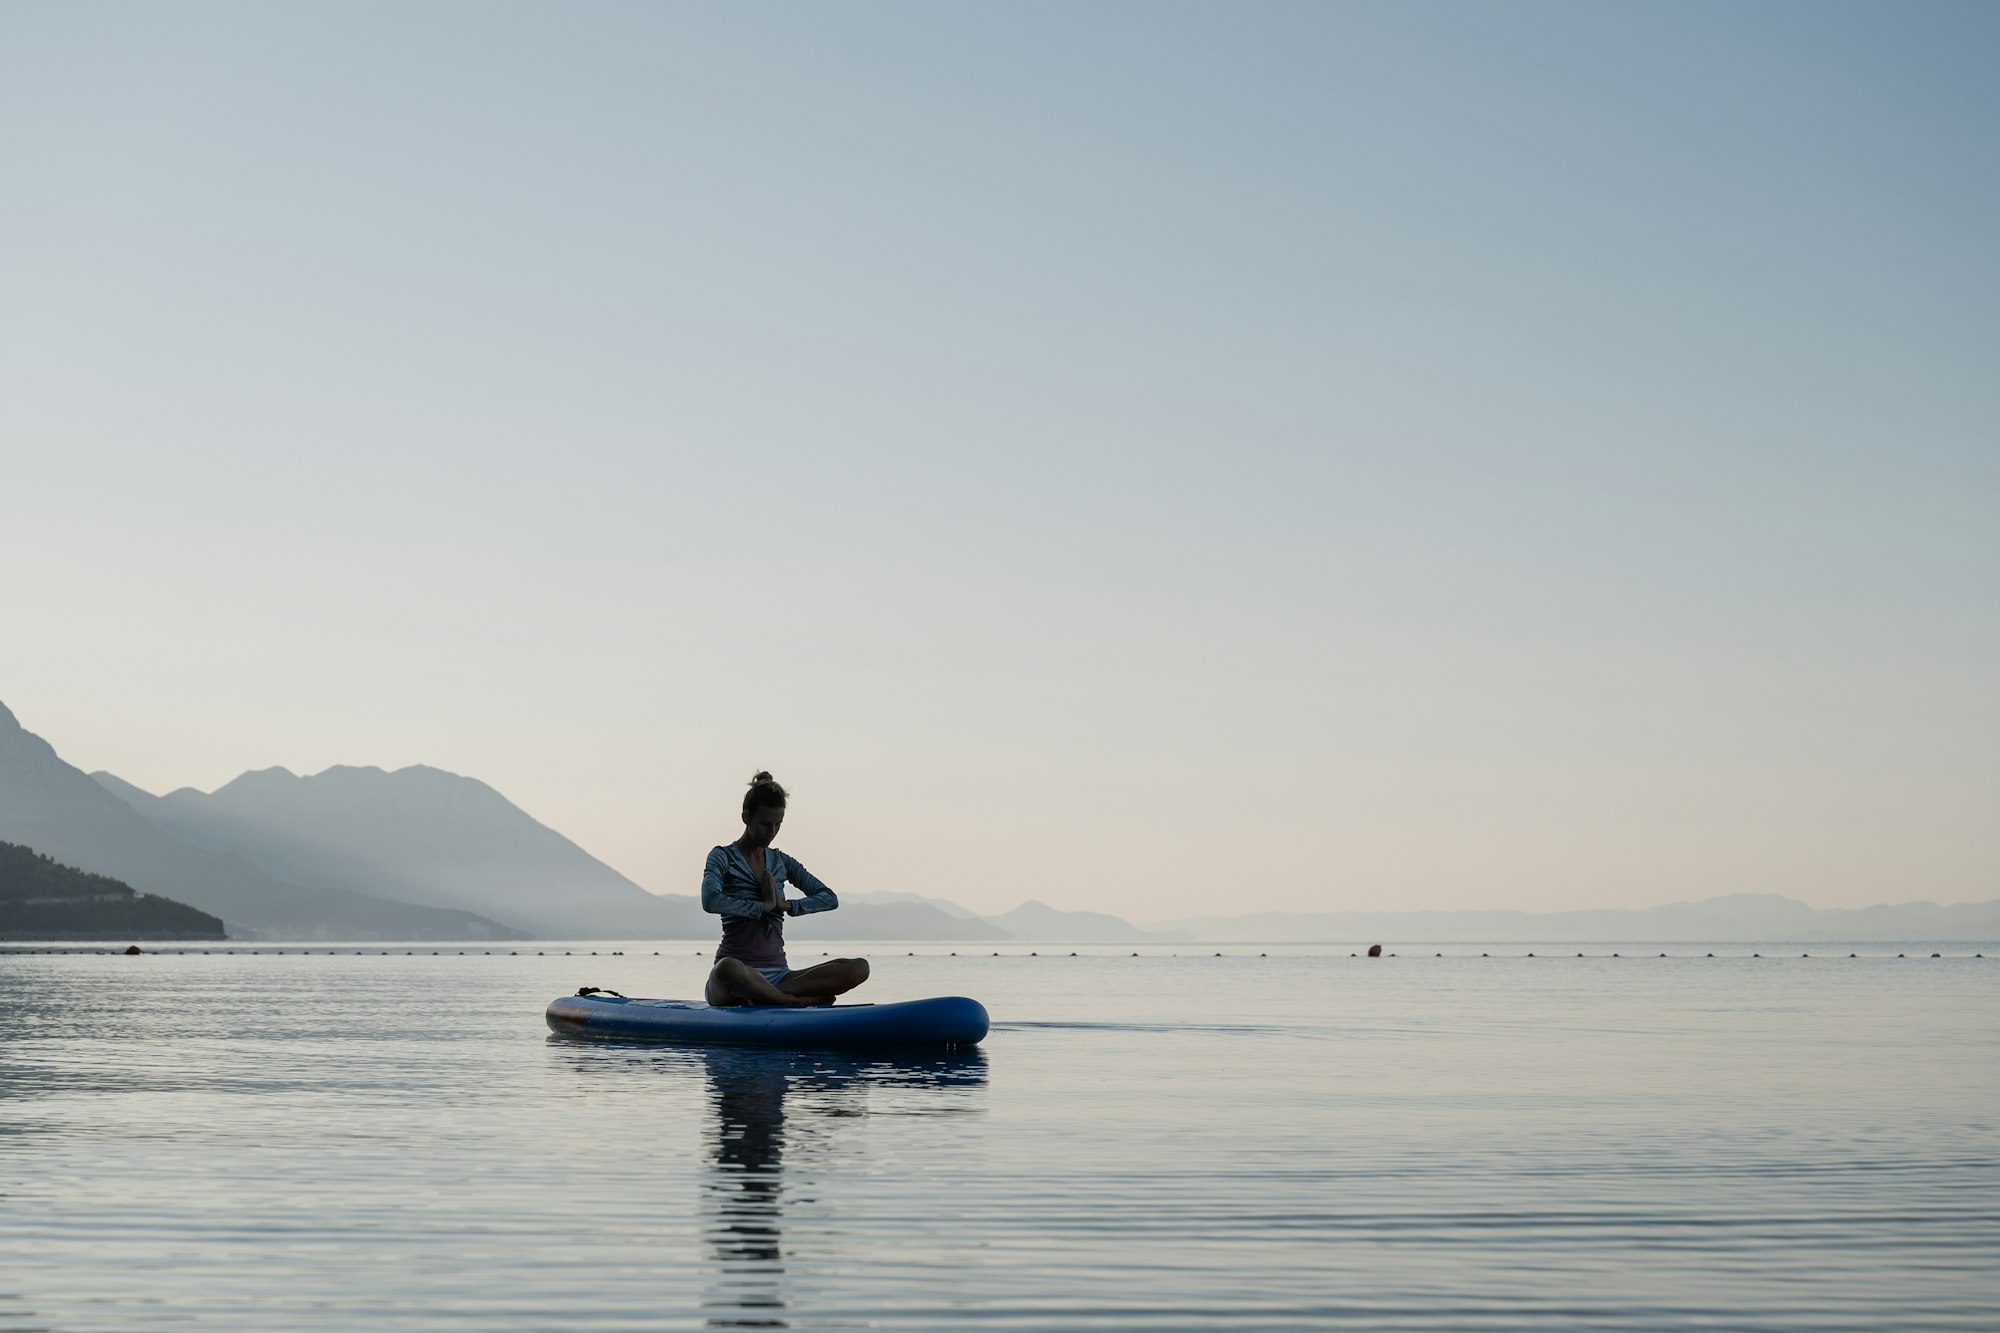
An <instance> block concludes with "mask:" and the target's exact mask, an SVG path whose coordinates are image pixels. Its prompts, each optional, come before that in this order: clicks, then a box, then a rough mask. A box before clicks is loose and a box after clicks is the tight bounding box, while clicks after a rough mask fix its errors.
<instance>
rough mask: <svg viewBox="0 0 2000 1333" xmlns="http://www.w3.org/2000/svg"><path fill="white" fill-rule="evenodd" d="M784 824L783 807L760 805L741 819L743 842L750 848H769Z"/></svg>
mask: <svg viewBox="0 0 2000 1333" xmlns="http://www.w3.org/2000/svg"><path fill="white" fill-rule="evenodd" d="M784 823H785V810H784V807H783V806H769V805H760V806H758V807H757V808H756V809H755V810H752V811H751V812H750V813H749V814H748V815H746V816H745V817H744V819H743V842H744V844H745V845H746V846H750V847H769V846H770V845H771V839H773V838H775V837H777V836H778V830H779V829H780V828H782V827H783V826H784Z"/></svg>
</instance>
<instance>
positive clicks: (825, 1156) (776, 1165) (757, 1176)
mask: <svg viewBox="0 0 2000 1333" xmlns="http://www.w3.org/2000/svg"><path fill="white" fill-rule="evenodd" d="M671 1055H672V1057H673V1063H672V1064H671V1065H670V1066H669V1067H670V1068H672V1069H675V1070H681V1069H685V1068H686V1067H687V1066H686V1065H685V1064H684V1063H682V1062H683V1061H684V1060H685V1059H686V1055H685V1053H683V1052H678V1051H676V1052H672V1053H671ZM700 1059H701V1067H702V1070H703V1072H704V1073H705V1074H706V1075H707V1083H708V1103H709V1110H710V1112H711V1114H710V1116H709V1120H708V1124H707V1126H706V1127H705V1132H704V1135H703V1137H704V1139H705V1140H706V1145H705V1146H706V1149H707V1151H706V1156H707V1158H708V1163H709V1167H708V1172H707V1175H706V1176H705V1178H704V1179H703V1181H702V1186H701V1189H702V1199H703V1203H704V1205H705V1207H704V1212H705V1213H706V1214H707V1221H706V1223H705V1225H704V1228H703V1229H704V1231H705V1232H706V1233H707V1237H708V1244H709V1252H710V1255H711V1257H712V1259H713V1261H714V1272H715V1275H716V1276H715V1280H714V1282H713V1284H712V1285H711V1286H710V1288H709V1291H708V1294H707V1296H706V1297H705V1298H704V1299H703V1301H702V1306H703V1308H704V1309H705V1310H707V1311H708V1325H709V1327H711V1328H784V1327H787V1326H788V1325H787V1321H786V1319H785V1315H786V1312H787V1307H788V1306H790V1305H793V1304H796V1302H797V1299H798V1297H797V1294H796V1293H795V1292H794V1291H793V1290H792V1289H791V1287H790V1285H789V1283H788V1281H787V1276H786V1270H785V1253H786V1245H785V1231H786V1226H787V1223H786V1217H785V1205H786V1201H787V1196H788V1195H789V1196H790V1198H791V1199H792V1200H794V1201H797V1202H799V1203H801V1204H805V1205H808V1207H807V1208H806V1210H805V1211H806V1216H805V1217H804V1218H794V1219H792V1224H791V1225H792V1228H793V1230H794V1231H797V1230H798V1229H799V1228H800V1227H804V1228H805V1229H806V1235H805V1238H804V1243H803V1245H802V1246H801V1245H800V1244H799V1243H798V1242H797V1241H796V1240H795V1242H794V1246H793V1249H794V1250H795V1251H796V1250H797V1249H800V1248H803V1249H805V1250H806V1251H808V1252H812V1251H817V1252H820V1253H825V1252H826V1251H827V1248H828V1246H829V1245H830V1244H831V1243H832V1242H831V1239H830V1238H831V1237H833V1236H836V1235H842V1234H846V1235H851V1234H852V1231H851V1220H850V1219H845V1218H843V1217H842V1216H841V1215H840V1214H839V1213H838V1212H837V1211H827V1208H826V1207H821V1208H819V1209H814V1208H812V1207H810V1206H809V1205H812V1204H813V1203H815V1202H817V1203H819V1204H822V1205H827V1204H828V1203H829V1201H830V1200H833V1199H836V1198H838V1197H839V1195H840V1193H841V1191H840V1190H838V1189H827V1188H822V1187H823V1186H826V1185H827V1184H828V1183H829V1180H830V1179H837V1178H838V1177H839V1175H840V1172H841V1171H842V1169H843V1164H842V1157H843V1154H842V1153H841V1151H839V1148H838V1146H837V1144H838V1142H839V1141H838V1140H836V1138H835V1132H836V1129H837V1127H843V1126H844V1127H846V1128H845V1129H842V1130H840V1132H841V1133H842V1134H843V1135H844V1136H845V1137H846V1138H847V1140H848V1145H847V1147H848V1151H849V1153H851V1152H852V1151H853V1142H854V1141H855V1140H857V1139H859V1138H860V1137H861V1136H860V1135H859V1133H858V1127H859V1125H860V1124H861V1121H862V1119H863V1118H864V1117H866V1116H867V1115H868V1114H869V1113H870V1110H871V1103H874V1106H873V1109H878V1110H879V1109H886V1110H888V1111H890V1112H891V1113H892V1114H895V1115H897V1116H898V1117H899V1118H900V1117H909V1116H937V1115H947V1116H952V1117H953V1118H954V1119H955V1118H956V1116H955V1114H954V1113H957V1112H963V1111H968V1110H976V1109H978V1102H977V1101H976V1100H971V1098H974V1097H976V1095H977V1094H978V1092H979V1091H980V1090H982V1089H984V1088H985V1087H986V1056H985V1055H984V1054H983V1053H981V1052H979V1051H963V1052H958V1053H956V1054H952V1055H938V1056H926V1057H918V1058H914V1059H911V1058H903V1059H885V1058H881V1057H875V1058H869V1059H854V1058H850V1057H847V1056H842V1055H838V1054H833V1053H828V1052H814V1053H810V1054H804V1053H792V1052H786V1051H760V1050H735V1049H728V1048H714V1047H711V1048H708V1049H705V1050H703V1051H702V1052H701V1053H700ZM787 1101H790V1103H791V1105H790V1108H789V1110H788V1108H787V1106H786V1103H787ZM885 1104H886V1105H885ZM900 1123H902V1124H904V1125H907V1124H909V1123H910V1122H909V1121H908V1120H907V1119H901V1120H900ZM905 1132H907V1131H905ZM964 1135H965V1137H966V1139H967V1140H968V1141H969V1140H970V1139H971V1138H972V1137H974V1136H975V1135H976V1131H975V1129H974V1128H973V1126H972V1125H970V1124H968V1125H967V1126H966V1128H965V1130H964ZM787 1159H789V1160H787ZM846 1169H848V1170H855V1169H860V1170H864V1171H865V1170H867V1169H868V1167H867V1158H866V1157H865V1156H864V1157H860V1158H853V1157H849V1159H848V1160H847V1162H846Z"/></svg>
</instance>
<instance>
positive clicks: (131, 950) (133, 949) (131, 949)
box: [125, 944, 146, 958]
mask: <svg viewBox="0 0 2000 1333" xmlns="http://www.w3.org/2000/svg"><path fill="white" fill-rule="evenodd" d="M144 952H146V951H145V950H144V949H141V948H140V947H139V946H138V945H136V944H128V945H126V946H125V956H126V957H127V958H129V957H131V956H132V955H133V954H135V953H144Z"/></svg>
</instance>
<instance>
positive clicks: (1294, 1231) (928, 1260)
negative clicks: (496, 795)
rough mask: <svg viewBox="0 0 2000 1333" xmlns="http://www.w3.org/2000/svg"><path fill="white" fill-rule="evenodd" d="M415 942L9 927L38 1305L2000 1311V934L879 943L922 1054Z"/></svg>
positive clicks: (16, 1205)
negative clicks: (1356, 947) (196, 942)
mask: <svg viewBox="0 0 2000 1333" xmlns="http://www.w3.org/2000/svg"><path fill="white" fill-rule="evenodd" d="M405 947H409V948H417V946H398V947H397V948H396V949H395V950H394V951H393V952H391V953H388V954H386V955H385V954H384V953H383V952H381V950H382V948H383V946H375V945H371V946H365V948H366V950H367V951H366V952H365V953H362V954H360V955H358V956H357V955H356V954H355V953H354V952H353V951H352V946H349V947H348V948H347V949H346V950H344V951H342V952H340V953H338V954H333V955H329V954H327V953H326V952H325V951H324V948H323V946H315V947H314V949H313V951H312V952H310V953H305V954H301V953H298V952H291V953H286V954H273V953H272V952H271V951H270V950H269V948H265V949H263V950H262V951H260V952H259V953H256V954H251V953H249V952H247V951H245V950H242V949H232V950H230V951H228V952H219V951H218V952H210V953H207V954H202V953H200V952H189V953H185V954H183V953H178V952H174V951H172V950H173V946H163V948H166V949H167V950H168V952H164V953H155V954H148V955H145V956H142V957H137V958H127V957H119V956H105V955H94V954H81V953H70V954H63V955H56V956H51V955H48V954H40V955H29V954H21V953H12V954H5V955H0V1329H6V1330H22V1329H66V1330H88V1329H139V1328H145V1329H154V1328H161V1327H173V1326H193V1327H199V1328H203V1329H209V1328H248V1329H259V1330H274V1329H318V1328H339V1329H351V1328H458V1329H517V1328H519V1329H547V1328H590V1329H598V1328H647V1329H658V1328H682V1327H700V1326H714V1327H755V1328H786V1327H792V1328H826V1327H846V1328H855V1327H861V1328H877V1327H888V1328H924V1329H933V1328H1006V1329H1042V1328H1051V1329H1054V1328H1061V1329H1073V1328H1204V1329H1206V1328H1227V1329H1255V1328H1273V1329H1277V1328H1305V1327H1330V1326H1331V1327H1341V1328H1356V1329H1364V1328H1398V1329H1402V1328H1418V1329H1483V1328H1507V1329H1549V1328H1621V1329H1641V1328H1643V1329H1676V1328H1690V1327H1716V1328H1730V1329H1869V1330H1876V1329H1923V1328H1981V1329H1991V1328H1994V1327H1996V1326H2000V949H1996V948H1995V947H1994V946H1992V945H1962V944H1961V945H1936V946H1932V945H1888V946H1881V945H1876V946H1849V945H1840V946H1838V947H1835V946H1829V945H1817V946H1811V945H1807V946H1801V945H1791V946H1783V945H1762V946H1750V945H1728V946H1720V945H1714V946H1711V945H1678V946H1671V945H1668V946H1663V945H1610V944H1607V945H1595V946H1576V945H1567V946H1558V945H1547V946H1533V945H1518V944H1517V945H1489V946H1479V945H1471V946H1467V945H1457V946H1421V947H1419V946H1409V945H1392V946H1391V948H1392V949H1393V950H1394V951H1395V952H1396V953H1397V954H1398V955H1400V956H1398V957H1394V958H1383V959H1378V960H1369V959H1367V958H1351V957H1349V956H1348V954H1349V950H1348V948H1347V947H1345V946H1343V947H1340V948H1337V949H1336V948H1325V949H1299V948H1292V949H1283V950H1280V949H1275V948H1274V949H1267V950H1263V952H1265V953H1267V954H1268V955H1269V956H1266V957H1260V956H1258V954H1259V952H1260V948H1259V946H1254V945H1253V946H1248V947H1245V946H1242V945H1235V946H1207V947H1197V946H1193V945H1177V946H1171V956H1170V951H1169V950H1168V949H1162V948H1144V949H1142V950H1141V953H1142V955H1143V956H1141V957H1137V958H1134V957H1130V956H1128V955H1129V949H1118V950H1107V949H1104V948H1102V947H1100V948H1096V949H1089V948H1082V947H1077V953H1078V954H1079V956H1077V957H1071V956H1070V950H1071V948H1072V947H1075V946H1067V945H1065V946H1051V945H1039V946H1035V945H1020V946H1014V945H1009V946H1007V947H1006V948H1005V949H1003V950H1002V951H1001V952H1002V953H1003V954H1004V955H1005V956H1003V957H998V958H996V957H992V956H991V953H992V947H993V946H990V945H989V946H985V947H979V946H969V945H957V946H931V945H926V946H922V947H920V948H918V947H916V946H910V945H886V944H885V945H876V946H872V947H869V946H852V945H842V946H839V948H838V952H848V953H854V952H865V953H867V954H868V955H869V956H871V957H872V958H873V959H874V961H875V965H876V966H875V980H874V981H873V982H871V983H870V985H869V986H868V988H867V991H866V992H865V995H866V996H867V997H868V998H873V999H877V1000H891V999H908V998H914V997H917V996H924V995H937V994H963V995H971V996H975V997H977V998H979V999H981V1000H983V1001H984V1002H985V1003H986V1005H987V1007H988V1008H989V1009H990V1010H991V1011H992V1014H993V1017H994V1020H995V1027H994V1031H993V1034H992V1036H991V1037H990V1038H989V1040H988V1041H987V1043H986V1045H985V1046H984V1047H983V1048H982V1049H981V1050H980V1051H979V1052H977V1053H975V1054H972V1055H969V1056H961V1057H957V1058H937V1059H917V1060H888V1059H883V1060H851V1059H839V1058H832V1057H828V1056H815V1055H783V1054H775V1055H774V1054H757V1053H750V1052H701V1051H688V1050H673V1049H663V1048H656V1047H642V1046H618V1045H594V1044H580V1043H575V1042H570V1041H565V1040H560V1039H557V1038H553V1037H551V1036H550V1035H549V1033H548V1032H547V1030H546V1029H545V1027H544V1026H543V1022H542V1008H543V1006H544V1005H545V1004H546V1003H547V1001H548V1000H549V999H550V998H551V997H553V996H555V995H557V994H560V993H567V992H571V991H574V990H575V989H576V988H577V987H578V986H580V985H596V986H610V987H614V988H616V989H618V990H621V991H624V992H626V993H628V994H649V995H683V996H685V995H690V994H693V993H695V992H696V991H697V990H698V987H699V983H700V979H701V977H702V975H703V972H704V967H703V964H702V962H701V960H700V959H698V958H696V957H695V956H694V952H695V950H696V949H697V948H698V947H703V946H697V945H695V944H692V943H690V944H685V945H654V944H646V945H631V944H626V945H603V944H600V945H588V944H586V945H555V946H550V945H546V944H542V945H537V946H532V947H531V948H530V949H529V950H527V951H524V952H522V953H518V954H513V955H510V954H508V953H507V951H506V950H505V949H504V948H503V949H502V950H499V951H496V952H495V953H493V954H487V953H485V952H483V951H479V950H474V951H472V952H469V953H468V954H466V955H463V956H461V955H459V954H458V953H457V951H456V947H455V946H454V947H453V948H451V949H447V950H444V951H442V952H441V953H439V954H437V955H433V954H432V953H431V946H423V947H421V948H420V949H418V951H417V952H415V953H413V954H412V953H405V952H404V951H403V949H404V948H405ZM1579 947H1582V948H1583V951H1584V952H1585V953H1587V954H1589V955H1590V956H1589V957H1586V958H1576V957H1575V956H1574V955H1575V954H1576V952H1577V951H1578V948H1579ZM534 948H539V949H541V950H542V951H543V952H542V953H541V955H540V956H537V955H536V954H535V953H534V952H533V949H534ZM592 948H596V949H598V950H599V951H600V953H599V956H597V957H591V956H589V951H590V950H591V949H592ZM656 948H657V949H659V950H660V956H654V953H653V950H654V949H656ZM913 948H915V949H916V953H917V954H918V956H916V957H909V956H906V955H907V954H908V953H909V952H910V951H911V950H912V949H913ZM1218 948H1219V949H1220V951H1221V952H1222V954H1223V955H1224V956H1222V957H1215V956H1213V954H1214V953H1215V952H1216V950H1217V949H1218ZM1934 948H1935V949H1936V950H1938V951H1940V952H1942V953H1944V954H1945V955H1946V956H1945V957H1942V958H1936V959H1933V958H1931V957H1930V956H1929V955H1930V953H1931V952H1932V950H1933V949H1934ZM564 949H568V950H569V951H570V956H567V957H565V956H563V952H562V951H563V950H564ZM613 949H623V950H624V953H623V955H622V956H612V954H611V952H610V951H611V950H613ZM951 949H956V950H957V952H958V955H959V956H957V957H951V956H947V953H948V951H949V950H951ZM1030 949H1033V950H1034V951H1035V952H1036V954H1037V955H1038V956H1034V957H1029V956H1026V954H1027V951H1028V950H1030ZM1440 949H1442V951H1443V952H1444V953H1445V954H1446V955H1447V956H1446V957H1442V958H1438V957H1433V956H1432V955H1433V954H1434V953H1436V952H1438V951H1439V950H1440ZM1662 949H1665V950H1666V951H1667V952H1668V953H1670V954H1672V955H1674V956H1672V957H1669V958H1659V957H1657V956H1656V955H1657V954H1659V953H1660V952H1661V950H1662ZM1482 950H1484V951H1485V952H1487V953H1490V954H1491V955H1492V956H1491V957H1480V956H1479V955H1480V953H1481V951H1482ZM1531 950H1532V951H1533V952H1534V953H1536V954H1537V955H1538V956H1537V957H1534V958H1527V957H1524V956H1523V955H1524V954H1526V953H1527V952H1529V951H1531ZM1711 950H1712V951H1713V952H1714V953H1715V954H1716V955H1717V956H1716V957H1714V958H1708V957H1704V956H1702V955H1704V954H1706V953H1708V952H1710V951H1711ZM1975 950H1979V951H1982V952H1984V954H1985V955H1986V956H1985V957H1984V958H1974V957H1972V956H1971V955H1972V954H1973V952H1974V951H1975ZM704 951H705V949H704ZM1614 951H1615V952H1617V953H1618V954H1620V955H1621V956H1620V957H1617V958H1612V957H1610V956H1608V955H1610V954H1611V953H1612V952H1614ZM1753 951H1755V952H1759V953H1761V954H1762V955H1763V956H1762V957H1760V958H1752V957H1750V956H1749V955H1750V954H1751V953H1752V952H1753ZM1807 951H1809V952H1811V953H1812V955H1813V956H1812V957H1810V958H1801V957H1799V956H1798V955H1799V954H1800V953H1801V952H1807ZM1850 951H1852V952H1858V953H1860V954H1862V955H1863V956H1862V957H1860V958H1854V959H1850V958H1848V957H1847V954H1848V953H1849V952H1850ZM1899 951H1900V952H1902V953H1905V954H1907V955H1908V956H1907V957H1903V958H1898V957H1896V953H1897V952H1899ZM817 955H818V951H817V949H812V950H805V949H801V950H795V956H794V962H801V961H815V960H816V959H817ZM856 998H861V997H859V996H857V997H856Z"/></svg>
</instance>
